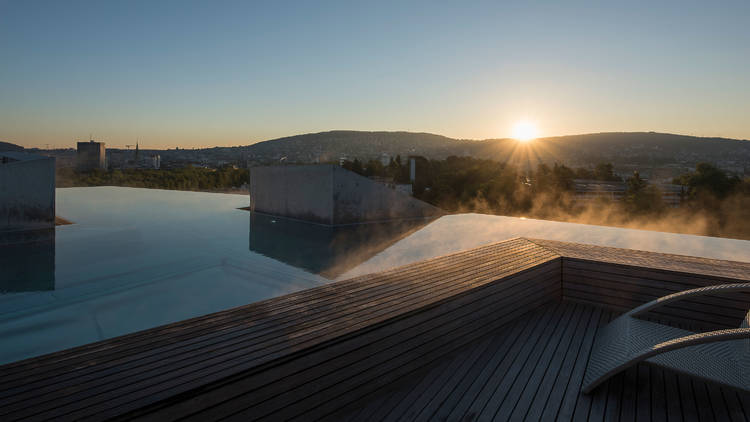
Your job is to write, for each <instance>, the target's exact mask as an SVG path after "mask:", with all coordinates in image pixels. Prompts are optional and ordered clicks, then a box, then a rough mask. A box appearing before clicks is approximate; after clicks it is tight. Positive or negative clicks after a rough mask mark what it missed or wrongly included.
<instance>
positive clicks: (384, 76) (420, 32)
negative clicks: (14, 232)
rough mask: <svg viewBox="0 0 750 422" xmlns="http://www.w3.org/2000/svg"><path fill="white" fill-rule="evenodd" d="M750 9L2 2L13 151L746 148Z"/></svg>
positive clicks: (621, 4) (1, 71)
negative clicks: (418, 138)
mask: <svg viewBox="0 0 750 422" xmlns="http://www.w3.org/2000/svg"><path fill="white" fill-rule="evenodd" d="M748 22H750V2H749V1H746V0H743V1H728V2H720V1H717V2H707V1H700V2H691V1H679V2H666V1H661V2H660V1H649V2H637V1H616V2H605V1H599V2H593V1H592V2H563V1H549V2H537V1H523V2H520V1H519V2H515V1H505V2H501V1H492V2H481V1H476V2H468V1H455V2H443V1H425V2H420V1H394V2H391V1H386V0H378V1H369V2H358V1H342V2H327V1H299V2H288V1H283V0H277V1H189V0H180V1H160V0H148V1H138V0H133V1H114V0H96V1H76V0H66V1H36V0H18V1H15V0H12V1H11V0H0V140H2V141H8V142H13V143H17V144H20V145H23V146H26V147H42V148H44V147H46V145H49V147H57V148H62V147H73V146H74V143H75V141H76V140H86V139H88V137H89V136H93V137H94V138H96V139H98V140H103V141H104V142H106V143H107V145H108V146H116V147H122V146H124V145H126V144H134V143H135V142H136V141H138V142H139V143H140V145H142V146H143V147H145V148H173V147H175V146H180V147H205V146H217V145H247V144H250V143H254V142H258V141H262V140H266V139H272V138H276V137H282V136H288V135H294V134H300V133H308V132H320V131H326V130H334V129H352V130H407V131H419V132H431V133H438V134H441V135H446V136H450V137H454V138H462V139H485V138H502V137H509V136H511V134H512V130H513V126H514V125H515V124H516V123H517V122H518V121H522V120H526V121H531V122H533V124H535V125H536V127H537V129H538V134H539V136H555V135H565V134H578V133H591V132H606V131H651V130H653V131H659V132H671V133H680V134H689V135H698V136H723V137H730V138H739V139H750V25H749V24H748Z"/></svg>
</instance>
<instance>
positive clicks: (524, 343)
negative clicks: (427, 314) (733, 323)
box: [330, 302, 750, 421]
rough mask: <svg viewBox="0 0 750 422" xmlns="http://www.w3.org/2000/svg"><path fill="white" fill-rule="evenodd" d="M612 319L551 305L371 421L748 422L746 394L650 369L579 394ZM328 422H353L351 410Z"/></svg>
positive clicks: (454, 358)
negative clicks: (600, 333)
mask: <svg viewBox="0 0 750 422" xmlns="http://www.w3.org/2000/svg"><path fill="white" fill-rule="evenodd" d="M615 316H616V314H615V313H612V312H609V311H606V310H603V309H602V308H599V307H593V306H589V305H583V304H579V303H575V302H564V303H562V304H557V305H549V306H547V307H546V308H543V309H540V310H538V311H536V312H533V313H532V314H530V315H528V316H527V317H525V318H523V319H519V320H517V321H516V322H515V323H514V324H511V325H509V326H506V327H503V328H500V329H498V330H497V331H496V332H494V333H491V334H490V335H488V336H487V337H485V338H483V339H482V340H481V341H477V342H474V343H472V344H469V345H466V346H464V347H463V348H461V349H459V351H458V352H457V353H455V354H454V355H451V356H450V357H449V358H448V359H447V360H445V361H441V362H440V363H439V364H436V365H435V366H434V367H433V368H432V370H431V372H428V373H427V374H426V375H424V378H420V381H416V382H414V383H413V384H412V386H410V387H409V386H407V387H404V386H403V385H401V386H400V387H399V388H401V391H407V393H403V394H399V393H392V394H391V395H389V396H388V400H387V401H384V402H380V406H379V409H378V413H377V416H378V417H377V419H375V420H386V421H397V420H415V421H428V420H498V421H500V420H528V421H536V420H544V421H553V420H562V421H564V420H582V421H588V420H617V421H646V420H648V421H651V420H666V421H673V420H688V421H689V420H700V421H711V420H717V421H718V420H736V421H742V420H748V419H747V416H748V415H750V414H748V413H747V410H745V408H744V407H743V406H744V405H746V403H750V394H748V393H739V392H737V391H735V390H732V389H726V388H720V387H718V386H715V385H712V384H710V383H706V382H702V381H697V380H694V379H692V378H690V377H685V376H682V375H678V374H676V373H674V372H671V371H667V370H662V369H660V368H656V367H652V366H650V365H648V364H641V365H638V366H636V367H634V368H631V369H630V370H628V371H626V372H625V373H623V374H620V375H618V376H616V377H614V378H612V380H610V381H608V382H607V383H605V384H603V385H602V386H601V387H600V388H598V389H597V390H596V391H595V392H594V394H592V395H583V394H581V393H580V387H581V382H582V380H583V374H584V370H585V366H586V363H587V362H588V359H589V353H590V349H591V345H592V344H593V339H594V337H595V335H594V334H595V332H596V329H597V327H599V326H601V325H603V324H606V323H607V322H608V321H610V320H611V319H613V318H614V317H615ZM436 384H437V385H436ZM383 391H384V394H386V393H385V392H392V391H391V390H389V389H387V388H386V389H383ZM370 400H371V399H370ZM367 403H369V400H368V402H367ZM426 403H427V404H426ZM363 405H366V404H365V403H363ZM330 420H352V421H355V420H358V419H357V417H356V411H352V413H350V414H348V415H344V416H342V415H341V414H339V415H336V417H332V418H330Z"/></svg>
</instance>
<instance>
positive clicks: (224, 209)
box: [0, 187, 750, 363]
mask: <svg viewBox="0 0 750 422" xmlns="http://www.w3.org/2000/svg"><path fill="white" fill-rule="evenodd" d="M248 202H249V199H248V197H247V196H245V195H231V194H214V193H200V192H181V191H163V190H153V189H134V188H121V187H95V188H66V189H58V190H57V214H58V215H59V216H61V217H63V218H65V219H67V220H70V221H72V222H73V223H74V224H72V225H68V226H59V227H57V228H56V229H55V230H54V231H53V232H51V233H48V234H43V235H42V237H41V239H38V240H37V241H33V242H31V241H28V239H27V240H26V241H22V242H15V243H14V244H10V245H8V244H6V245H2V246H0V266H2V271H0V363H7V362H12V361H16V360H19V359H24V358H28V357H33V356H37V355H40V354H45V353H50V352H53V351H57V350H62V349H66V348H69V347H74V346H77V345H82V344H86V343H89V342H93V341H98V340H103V339H107V338H111V337H115V336H119V335H123V334H127V333H131V332H134V331H138V330H142V329H146V328H151V327H154V326H157V325H162V324H166V323H170V322H175V321H180V320H183V319H186V318H191V317H195V316H200V315H205V314H207V313H211V312H216V311H220V310H224V309H228V308H231V307H235V306H240V305H245V304H248V303H252V302H256V301H259V300H263V299H267V298H271V297H276V296H279V295H282V294H285V293H290V292H294V291H298V290H301V289H306V288H310V287H314V286H318V285H322V284H325V283H328V282H331V281H332V280H340V279H346V278H350V277H353V276H358V275H363V274H367V273H370V272H376V271H382V270H384V269H387V268H392V267H395V266H400V265H405V264H408V263H411V262H415V261H419V260H422V259H426V258H430V257H434V256H439V255H444V254H448V253H452V252H457V251H460V250H463V249H467V248H471V247H476V246H480V245H483V244H487V243H492V242H497V241H501V240H505V239H508V238H512V237H517V236H525V237H537V238H545V239H554V240H567V241H575V242H581V243H590V244H597V245H608V246H617V247H631V248H636V249H642V250H649V251H657V252H668V253H677V254H687V255H696V256H704V257H709V258H720V259H732V260H738V261H750V242H748V241H741V240H731V239H718V238H710V237H702V236H690V235H678V234H669V233H659V232H651V231H640V230H629V229H618V228H612V227H601V226H587V225H581V224H572V223H560V222H550V221H540V220H525V219H519V218H512V217H501V216H488V215H478V214H460V215H450V216H444V217H441V218H439V219H437V220H434V221H428V220H414V221H404V222H399V223H391V224H373V225H370V224H368V225H363V226H356V227H342V228H336V229H332V228H326V227H322V226H318V225H313V224H307V223H302V222H296V221H290V220H286V219H281V218H276V217H271V216H265V215H258V214H254V215H251V213H249V212H248V211H244V210H240V209H238V208H241V207H245V206H247V205H248ZM6 243H7V242H6Z"/></svg>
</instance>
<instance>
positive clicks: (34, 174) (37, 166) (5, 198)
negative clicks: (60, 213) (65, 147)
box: [0, 157, 55, 231]
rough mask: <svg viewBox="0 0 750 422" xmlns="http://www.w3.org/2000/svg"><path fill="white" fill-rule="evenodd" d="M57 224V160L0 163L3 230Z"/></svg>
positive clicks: (47, 226) (46, 226)
mask: <svg viewBox="0 0 750 422" xmlns="http://www.w3.org/2000/svg"><path fill="white" fill-rule="evenodd" d="M54 226H55V159H54V158H52V157H44V158H40V159H33V160H19V161H10V162H7V163H0V231H6V230H29V229H39V228H49V227H54Z"/></svg>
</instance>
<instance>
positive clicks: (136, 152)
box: [135, 141, 138, 161]
mask: <svg viewBox="0 0 750 422" xmlns="http://www.w3.org/2000/svg"><path fill="white" fill-rule="evenodd" d="M135 161H138V141H135Z"/></svg>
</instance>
